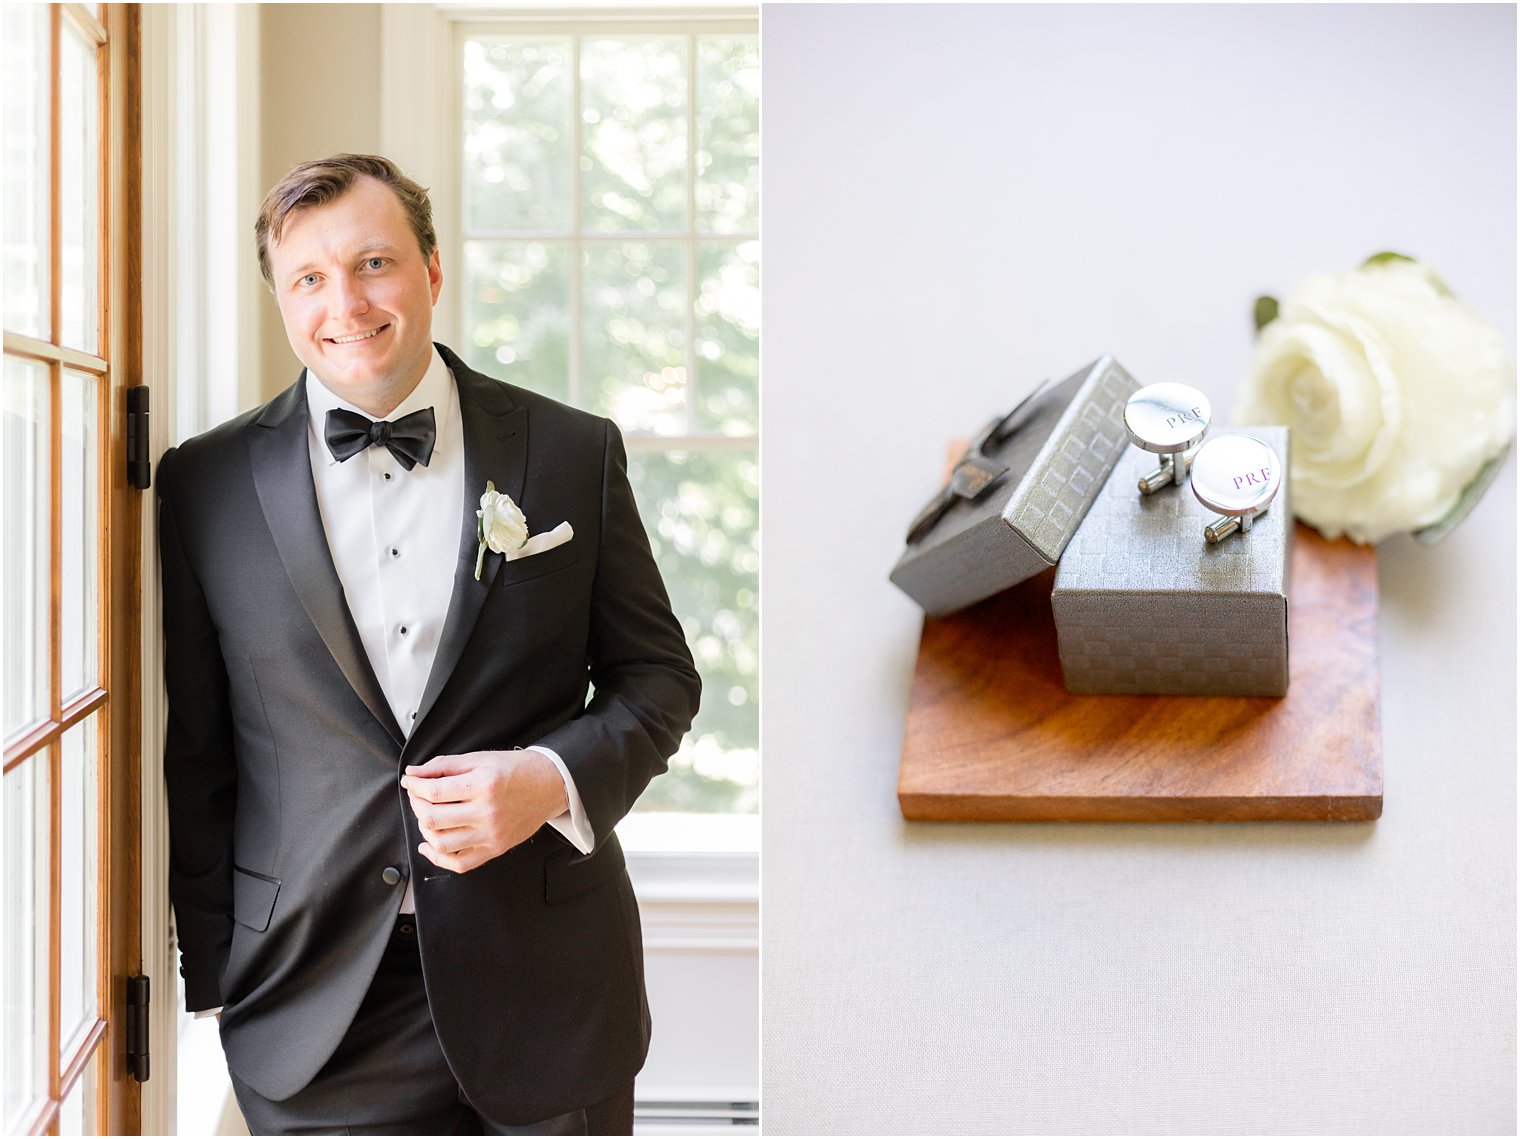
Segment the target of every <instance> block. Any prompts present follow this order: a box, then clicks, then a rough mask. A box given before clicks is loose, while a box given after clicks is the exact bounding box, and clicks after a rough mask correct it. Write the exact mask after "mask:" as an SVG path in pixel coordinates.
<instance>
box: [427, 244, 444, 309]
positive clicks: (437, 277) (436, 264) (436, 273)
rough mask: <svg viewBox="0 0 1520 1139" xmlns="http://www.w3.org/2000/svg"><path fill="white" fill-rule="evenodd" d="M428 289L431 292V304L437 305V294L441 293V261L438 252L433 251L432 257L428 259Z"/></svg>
mask: <svg viewBox="0 0 1520 1139" xmlns="http://www.w3.org/2000/svg"><path fill="white" fill-rule="evenodd" d="M427 270H428V287H429V288H430V289H431V290H432V292H433V303H434V304H435V305H436V304H437V303H438V294H439V293H440V292H442V291H443V261H442V260H441V259H440V257H439V251H438V250H437V249H434V250H433V255H432V256H431V257H429V258H428V266H427Z"/></svg>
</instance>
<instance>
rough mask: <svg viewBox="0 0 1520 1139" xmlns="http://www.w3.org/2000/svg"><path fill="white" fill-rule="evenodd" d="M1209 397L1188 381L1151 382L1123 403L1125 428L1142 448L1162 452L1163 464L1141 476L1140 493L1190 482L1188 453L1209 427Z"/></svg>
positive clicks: (1157, 452)
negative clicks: (1188, 477)
mask: <svg viewBox="0 0 1520 1139" xmlns="http://www.w3.org/2000/svg"><path fill="white" fill-rule="evenodd" d="M1209 415H1210V408H1209V400H1208V397H1207V396H1205V395H1204V394H1203V393H1202V392H1201V391H1199V390H1198V389H1197V388H1194V387H1190V386H1188V385H1187V384H1149V385H1147V386H1146V387H1143V388H1141V389H1140V390H1139V391H1137V392H1136V393H1135V394H1134V395H1132V396H1130V397H1129V402H1128V403H1127V404H1125V405H1124V430H1125V431H1126V432H1128V433H1129V438H1130V442H1132V443H1133V444H1135V446H1137V447H1139V448H1140V449H1141V450H1142V451H1149V452H1150V453H1151V454H1153V455H1160V456H1161V467H1160V469H1159V470H1155V471H1152V472H1151V473H1150V474H1148V475H1146V476H1145V477H1144V478H1142V479H1141V480H1140V493H1141V494H1155V493H1156V491H1158V490H1160V489H1161V488H1162V487H1164V486H1171V485H1173V484H1176V485H1177V486H1181V485H1182V484H1183V483H1185V482H1187V475H1188V457H1187V453H1188V451H1189V450H1191V449H1192V448H1193V447H1195V446H1197V445H1198V442H1199V440H1201V439H1202V438H1203V436H1204V434H1205V433H1206V432H1207V431H1208V429H1209Z"/></svg>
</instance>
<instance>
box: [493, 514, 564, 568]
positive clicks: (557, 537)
mask: <svg viewBox="0 0 1520 1139" xmlns="http://www.w3.org/2000/svg"><path fill="white" fill-rule="evenodd" d="M573 537H575V531H574V530H572V529H571V528H570V523H568V522H561V523H560V524H559V525H558V526H556V527H555V528H554V529H553V530H548V531H545V532H544V533H542V534H534V535H533V537H531V538H529V539H528V540H527V541H526V542H524V543H523V544H522V545H521V546H518V547H517V549H515V550H513V551H512V552H511V553H510V554H502V555H501V560H502V561H504V562H515V561H519V560H521V559H523V558H531V557H532V556H533V555H534V554H544V553H548V552H549V551H550V550H553V549H557V548H558V547H560V546H563V545H564V544H565V543H566V542H568V541H569V540H570V539H571V538H573Z"/></svg>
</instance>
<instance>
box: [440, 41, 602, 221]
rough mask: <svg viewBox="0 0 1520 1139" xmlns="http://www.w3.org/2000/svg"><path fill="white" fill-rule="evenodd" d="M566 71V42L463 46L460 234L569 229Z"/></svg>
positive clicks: (569, 132) (568, 75)
mask: <svg viewBox="0 0 1520 1139" xmlns="http://www.w3.org/2000/svg"><path fill="white" fill-rule="evenodd" d="M571 66H572V65H571V52H570V42H569V41H568V40H507V39H501V38H498V37H494V36H492V37H482V38H480V39H469V40H466V41H465V44H464V203H465V227H466V229H468V230H471V231H479V230H517V231H524V230H526V231H530V232H535V233H542V232H546V231H547V232H555V233H565V232H568V231H569V230H570V227H571V206H572V204H573V201H572V193H571V181H570V179H571V174H572V172H573V168H572V167H571V162H572V161H573V160H574V156H573V154H572V148H573V146H574V144H575V136H574V131H573V127H574V124H573V122H572V120H571V117H570V115H571V107H570V101H571V98H572V96H571V82H570V80H571Z"/></svg>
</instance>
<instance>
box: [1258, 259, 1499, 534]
mask: <svg viewBox="0 0 1520 1139" xmlns="http://www.w3.org/2000/svg"><path fill="white" fill-rule="evenodd" d="M1256 322H1257V327H1258V329H1259V331H1260V336H1259V338H1258V340H1257V343H1256V352H1255V356H1254V359H1253V360H1252V364H1251V377H1250V379H1249V381H1248V382H1247V384H1246V387H1245V392H1244V395H1243V397H1242V399H1241V401H1240V405H1239V406H1238V408H1237V409H1236V417H1237V420H1238V421H1239V422H1241V423H1276V424H1286V425H1287V426H1288V427H1290V428H1291V429H1292V432H1293V434H1292V442H1291V445H1290V456H1289V462H1288V477H1289V480H1290V485H1291V488H1292V499H1293V512H1294V513H1295V514H1297V515H1298V516H1299V517H1300V518H1302V519H1303V520H1304V521H1305V522H1307V523H1309V524H1310V525H1311V526H1314V527H1316V528H1318V529H1319V530H1321V531H1323V532H1324V533H1325V535H1326V536H1327V537H1330V538H1336V537H1339V536H1340V535H1341V534H1343V533H1344V534H1347V535H1349V536H1350V537H1351V538H1352V539H1353V540H1354V541H1357V542H1368V543H1370V542H1377V541H1380V540H1381V539H1383V538H1385V537H1387V536H1388V535H1390V534H1396V533H1399V532H1400V531H1405V530H1413V531H1420V533H1418V534H1417V535H1416V536H1417V537H1419V538H1421V539H1422V540H1426V541H1433V540H1434V539H1435V538H1438V537H1440V536H1441V535H1443V534H1445V533H1446V532H1447V531H1448V530H1449V529H1450V528H1451V527H1452V526H1454V525H1456V523H1457V522H1459V521H1460V520H1461V519H1462V518H1463V517H1464V516H1465V515H1466V513H1467V511H1469V510H1470V509H1471V508H1472V506H1473V504H1474V503H1476V501H1477V499H1478V497H1479V496H1480V495H1481V494H1482V493H1483V491H1484V490H1485V489H1487V487H1488V484H1489V482H1491V481H1492V479H1493V476H1494V475H1495V474H1496V473H1497V472H1498V468H1499V466H1500V465H1501V464H1502V463H1503V460H1504V456H1505V454H1506V453H1507V452H1508V450H1509V446H1510V443H1511V441H1512V440H1513V439H1514V434H1515V424H1514V420H1515V363H1514V360H1513V358H1512V357H1511V356H1510V353H1509V351H1508V349H1507V348H1506V346H1505V344H1504V342H1503V340H1501V339H1500V337H1499V334H1498V333H1497V332H1496V331H1495V330H1494V328H1493V327H1492V326H1491V325H1490V324H1489V323H1488V322H1487V321H1486V320H1484V319H1483V317H1482V316H1481V315H1479V313H1478V312H1477V311H1476V310H1475V309H1473V308H1471V307H1470V306H1468V305H1465V304H1463V303H1462V302H1460V301H1458V300H1457V299H1456V298H1455V297H1453V296H1452V294H1451V291H1450V290H1449V289H1447V288H1446V286H1445V284H1444V283H1443V282H1442V281H1441V279H1440V278H1439V277H1437V276H1436V275H1435V274H1434V273H1433V272H1431V271H1430V270H1429V269H1427V268H1426V267H1425V266H1423V265H1420V264H1419V263H1418V262H1416V261H1414V260H1412V259H1410V258H1408V257H1405V256H1403V255H1401V254H1396V253H1380V254H1378V255H1377V256H1375V257H1372V258H1369V259H1368V260H1367V261H1366V262H1365V263H1364V264H1363V265H1362V266H1361V267H1360V268H1358V269H1356V270H1354V271H1352V272H1350V273H1326V274H1322V275H1319V276H1315V277H1310V278H1309V279H1308V280H1306V281H1304V282H1302V283H1301V284H1300V285H1299V286H1298V287H1297V288H1296V289H1294V290H1293V292H1292V293H1291V294H1290V295H1289V296H1288V299H1287V300H1286V301H1285V302H1283V304H1282V305H1281V306H1280V307H1279V306H1278V305H1277V303H1276V302H1275V301H1273V300H1272V299H1271V298H1270V297H1263V298H1261V299H1260V300H1259V301H1258V302H1257V308H1256Z"/></svg>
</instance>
